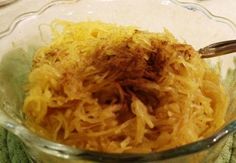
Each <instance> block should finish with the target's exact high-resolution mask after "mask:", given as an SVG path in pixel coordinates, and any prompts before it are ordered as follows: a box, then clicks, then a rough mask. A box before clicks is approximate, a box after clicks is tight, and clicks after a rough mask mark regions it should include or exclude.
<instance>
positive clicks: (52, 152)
mask: <svg viewBox="0 0 236 163" xmlns="http://www.w3.org/2000/svg"><path fill="white" fill-rule="evenodd" d="M55 19H66V20H73V21H77V22H78V21H87V20H100V21H105V22H111V23H116V24H120V25H134V26H137V27H140V28H141V29H145V30H149V31H154V32H161V31H163V29H164V28H167V29H168V30H169V31H171V32H172V33H173V34H174V35H175V36H176V37H177V38H178V39H179V40H180V41H186V42H187V43H188V44H191V45H193V47H195V48H196V49H198V48H200V47H204V46H206V45H208V44H211V43H214V42H218V41H224V40H230V39H234V38H235V37H236V25H235V24H234V23H233V22H231V21H230V20H228V19H226V18H223V17H217V16H214V15H212V14H211V13H210V12H209V11H207V10H206V9H205V8H203V7H201V6H199V5H197V4H193V3H182V2H178V1H176V0H139V1H137V0H129V1H127V0H81V1H77V0H58V1H53V2H51V3H49V4H47V5H45V6H44V7H43V8H41V9H40V10H38V11H33V12H29V13H25V14H22V15H19V16H18V17H17V18H16V19H15V21H14V22H12V24H11V25H10V26H9V28H8V29H6V30H5V31H3V32H0V51H1V54H0V59H1V64H0V125H1V126H3V127H4V128H6V129H8V130H9V131H11V132H13V133H14V134H16V135H17V136H18V137H19V138H20V139H21V140H22V141H23V142H24V143H25V145H26V147H27V150H28V152H29V154H30V155H31V156H32V157H33V158H34V159H35V160H37V162H43V163H44V162H45V163H53V162H55V163H61V162H68V163H77V162H85V161H88V162H145V161H147V162H157V161H159V162H165V163H166V162H214V160H215V159H216V158H217V156H218V155H219V152H220V151H221V149H222V147H223V146H224V144H225V141H226V140H227V137H229V136H230V135H231V134H232V133H233V132H234V131H235V130H236V121H234V119H235V117H236V116H235V114H234V112H236V110H235V109H234V106H235V104H234V98H233V97H234V96H233V94H235V93H234V91H233V89H232V87H231V86H232V85H233V84H234V85H236V84H235V82H234V81H235V80H234V79H235V78H236V77H235V78H228V80H227V81H225V85H226V86H227V89H228V90H231V91H230V93H231V94H232V96H231V94H230V97H231V103H230V107H229V109H228V113H227V117H226V121H227V123H226V125H225V126H224V128H222V129H221V130H220V131H218V132H217V133H216V134H215V135H212V136H211V137H209V138H206V139H204V140H201V141H198V142H194V143H192V144H188V145H185V146H182V147H178V148H175V149H170V150H167V151H162V152H154V153H148V154H107V153H100V152H92V151H84V150H80V149H75V148H71V147H68V146H65V145H62V144H58V143H55V142H51V141H48V140H45V139H43V138H40V137H38V136H37V135H35V134H34V133H32V132H31V131H30V130H29V129H28V128H27V127H26V126H25V125H24V123H23V121H24V117H23V115H22V114H21V108H22V102H23V99H24V84H25V82H26V80H27V74H28V73H29V71H30V66H31V61H32V56H33V54H34V51H35V50H36V49H37V47H40V46H42V45H44V44H45V43H47V42H48V41H49V40H50V27H49V24H50V22H52V21H53V20H55ZM234 56H235V54H231V55H227V56H222V57H218V58H214V59H209V61H210V62H211V63H213V64H214V63H216V62H217V61H221V63H222V77H223V78H224V77H225V76H226V71H227V70H228V69H229V68H234V59H233V58H234ZM233 73H234V71H231V76H232V77H233ZM234 76H236V74H235V75H234Z"/></svg>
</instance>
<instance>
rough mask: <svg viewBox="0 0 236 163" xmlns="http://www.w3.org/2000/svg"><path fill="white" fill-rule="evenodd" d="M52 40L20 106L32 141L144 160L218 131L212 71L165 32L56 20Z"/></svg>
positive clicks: (216, 81) (222, 107) (220, 104)
mask: <svg viewBox="0 0 236 163" xmlns="http://www.w3.org/2000/svg"><path fill="white" fill-rule="evenodd" d="M52 34H53V38H52V41H51V43H50V44H48V45H47V46H45V47H42V48H40V49H39V50H38V51H37V53H36V54H35V56H34V60H33V67H32V71H31V73H30V74H29V80H28V85H27V94H26V98H25V100H24V106H23V112H24V113H25V115H26V123H27V125H28V126H29V127H30V128H31V129H32V130H34V132H36V133H37V134H39V135H41V136H43V137H46V138H48V139H51V140H54V141H57V142H60V143H62V144H66V145H70V146H73V147H78V148H81V149H87V150H93V151H102V152H108V153H145V152H152V151H162V150H166V149H171V148H175V147H178V146H182V145H185V144H188V143H192V142H195V141H198V140H200V139H203V138H206V137H208V136H210V135H211V134H213V133H214V132H216V131H217V130H218V129H219V128H220V127H222V125H223V124H224V117H225V113H226V110H227V106H228V98H227V94H226V91H225V90H224V88H223V86H222V84H221V80H220V75H219V72H218V71H217V70H216V69H214V68H212V67H210V66H209V65H208V64H207V63H206V62H205V61H204V60H203V59H201V55H200V54H199V53H198V52H197V51H196V50H194V49H193V48H192V46H191V45H188V44H185V43H180V42H178V41H177V40H176V39H175V38H174V36H173V35H172V34H171V33H170V32H168V31H167V30H165V31H164V32H163V33H152V32H147V31H143V30H139V29H138V28H136V27H126V26H118V25H114V24H107V23H102V22H80V23H75V22H70V21H64V20H57V21H55V22H54V23H52Z"/></svg>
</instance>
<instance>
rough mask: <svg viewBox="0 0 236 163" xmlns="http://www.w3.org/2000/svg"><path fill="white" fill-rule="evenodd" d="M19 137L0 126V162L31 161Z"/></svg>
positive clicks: (28, 162)
mask: <svg viewBox="0 0 236 163" xmlns="http://www.w3.org/2000/svg"><path fill="white" fill-rule="evenodd" d="M31 162H32V161H31V159H30V157H29V156H28V155H27V153H26V152H25V147H24V144H23V143H22V142H21V140H20V139H19V138H17V137H16V136H15V135H13V134H12V133H9V132H8V131H6V130H5V129H3V128H0V163H31Z"/></svg>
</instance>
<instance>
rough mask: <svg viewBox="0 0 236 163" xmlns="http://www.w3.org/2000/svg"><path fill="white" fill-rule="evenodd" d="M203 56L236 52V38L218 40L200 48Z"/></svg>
mask: <svg viewBox="0 0 236 163" xmlns="http://www.w3.org/2000/svg"><path fill="white" fill-rule="evenodd" d="M198 52H199V53H200V54H201V55H202V58H211V57H217V56H221V55H225V54H229V53H233V52H236V40H229V41H222V42H217V43H214V44H211V45H208V46H206V47H204V48H201V49H199V50H198Z"/></svg>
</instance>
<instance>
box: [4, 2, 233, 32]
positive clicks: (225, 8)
mask: <svg viewBox="0 0 236 163" xmlns="http://www.w3.org/2000/svg"><path fill="white" fill-rule="evenodd" d="M0 1H1V0H0ZM50 1H52V0H17V1H16V2H15V3H13V4H10V5H8V6H5V7H0V31H2V30H5V29H6V28H7V27H8V26H9V24H10V23H11V22H12V21H13V20H14V18H15V17H17V16H18V15H20V14H21V13H24V12H28V11H33V10H38V9H40V8H41V7H42V6H43V5H45V4H46V3H48V2H50ZM180 1H184V2H197V3H199V4H201V5H202V6H204V7H206V8H207V9H208V10H210V11H211V12H212V13H213V14H215V15H218V16H224V17H227V18H229V19H231V20H232V21H234V22H235V23H236V12H235V11H236V0H180Z"/></svg>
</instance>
